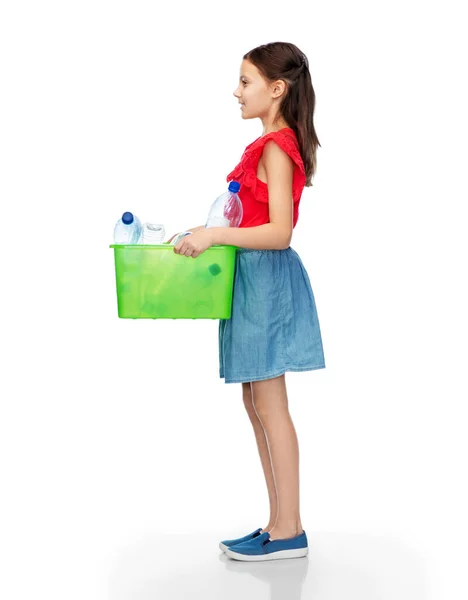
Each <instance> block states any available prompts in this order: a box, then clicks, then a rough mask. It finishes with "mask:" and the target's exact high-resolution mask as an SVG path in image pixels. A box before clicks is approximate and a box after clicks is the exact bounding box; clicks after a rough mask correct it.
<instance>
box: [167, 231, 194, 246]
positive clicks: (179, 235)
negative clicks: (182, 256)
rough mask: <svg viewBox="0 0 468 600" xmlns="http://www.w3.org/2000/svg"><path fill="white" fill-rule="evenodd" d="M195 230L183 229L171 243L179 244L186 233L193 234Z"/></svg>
mask: <svg viewBox="0 0 468 600" xmlns="http://www.w3.org/2000/svg"><path fill="white" fill-rule="evenodd" d="M192 233H193V232H192V231H181V232H180V233H178V234H177V235H176V236H175V238H174V239H173V240H172V242H171V245H172V246H175V245H176V244H178V243H179V242H180V240H181V239H182V238H183V237H185V236H186V235H191V234H192Z"/></svg>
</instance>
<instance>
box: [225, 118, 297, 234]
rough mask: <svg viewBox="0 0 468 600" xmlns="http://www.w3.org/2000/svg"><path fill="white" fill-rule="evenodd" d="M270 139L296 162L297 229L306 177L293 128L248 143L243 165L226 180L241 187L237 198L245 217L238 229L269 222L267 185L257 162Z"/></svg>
mask: <svg viewBox="0 0 468 600" xmlns="http://www.w3.org/2000/svg"><path fill="white" fill-rule="evenodd" d="M268 140H274V141H275V142H276V143H277V144H278V145H279V146H280V148H282V150H284V151H285V152H286V153H287V154H288V155H289V156H290V157H291V158H292V160H293V161H294V163H295V165H294V173H293V183H292V196H293V208H294V211H293V228H294V227H295V226H296V223H297V220H298V218H299V202H300V199H301V196H302V190H303V189H304V186H305V182H306V175H305V169H304V163H303V161H302V157H301V154H300V152H299V144H298V141H297V137H296V134H295V132H294V130H293V129H291V128H290V127H284V128H283V129H280V130H279V131H272V132H271V133H267V134H266V135H264V136H262V137H259V138H257V139H256V140H255V141H254V142H252V143H251V144H249V145H248V146H247V148H246V149H245V150H244V154H243V155H242V158H241V161H240V163H239V164H238V165H237V167H236V168H235V169H234V170H233V171H231V173H229V175H228V176H227V177H226V181H227V182H230V181H238V182H239V183H240V186H241V187H240V190H239V192H238V195H239V198H240V200H241V202H242V208H243V217H242V221H241V223H240V225H239V227H255V226H256V225H264V224H265V223H269V222H270V215H269V207H268V185H267V184H266V183H265V182H264V181H262V180H261V179H259V178H258V177H257V167H258V161H259V159H260V156H261V155H262V152H263V148H264V147H265V144H266V142H267V141H268Z"/></svg>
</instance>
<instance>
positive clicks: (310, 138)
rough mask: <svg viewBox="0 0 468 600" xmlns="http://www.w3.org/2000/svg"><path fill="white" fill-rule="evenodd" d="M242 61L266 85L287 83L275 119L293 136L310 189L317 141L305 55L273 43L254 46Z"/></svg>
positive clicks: (288, 45) (312, 90) (318, 143)
mask: <svg viewBox="0 0 468 600" xmlns="http://www.w3.org/2000/svg"><path fill="white" fill-rule="evenodd" d="M243 58H244V59H245V60H248V61H250V62H251V63H252V64H253V65H255V66H256V67H257V69H258V70H259V71H260V73H261V74H262V76H263V77H264V78H265V79H267V80H268V81H269V82H273V81H276V80H277V79H282V80H284V82H285V83H286V87H287V90H286V94H285V96H284V98H283V100H282V101H281V104H280V107H279V113H278V116H280V115H281V116H283V118H284V119H285V120H286V122H287V123H288V125H289V126H290V127H291V129H293V131H294V132H295V134H296V137H297V140H298V142H299V151H300V153H301V157H302V161H303V163H304V168H305V173H306V183H305V185H306V187H310V186H312V185H313V184H312V178H313V176H314V175H315V171H316V168H317V146H320V142H319V140H318V137H317V134H316V132H315V127H314V110H315V92H314V88H313V87H312V78H311V76H310V72H309V61H308V60H307V57H306V55H305V54H304V53H303V52H301V51H300V50H299V48H298V47H297V46H295V45H294V44H290V43H288V42H272V43H270V44H264V45H262V46H257V47H256V48H254V49H253V50H250V51H249V52H247V54H245V55H244V57H243Z"/></svg>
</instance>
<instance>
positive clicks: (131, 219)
mask: <svg viewBox="0 0 468 600" xmlns="http://www.w3.org/2000/svg"><path fill="white" fill-rule="evenodd" d="M141 234H142V227H141V223H140V219H139V218H138V217H137V216H136V215H134V214H132V213H131V212H124V214H123V215H122V218H121V219H119V220H118V221H117V223H116V224H115V227H114V244H138V243H140V240H141Z"/></svg>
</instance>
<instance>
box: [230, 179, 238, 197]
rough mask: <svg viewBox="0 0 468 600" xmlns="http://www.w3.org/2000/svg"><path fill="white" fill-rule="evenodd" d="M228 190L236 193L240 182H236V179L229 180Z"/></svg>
mask: <svg viewBox="0 0 468 600" xmlns="http://www.w3.org/2000/svg"><path fill="white" fill-rule="evenodd" d="M228 190H229V191H230V192H234V193H235V194H237V192H238V191H239V190H240V183H238V182H237V181H231V183H230V184H229V187H228Z"/></svg>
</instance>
